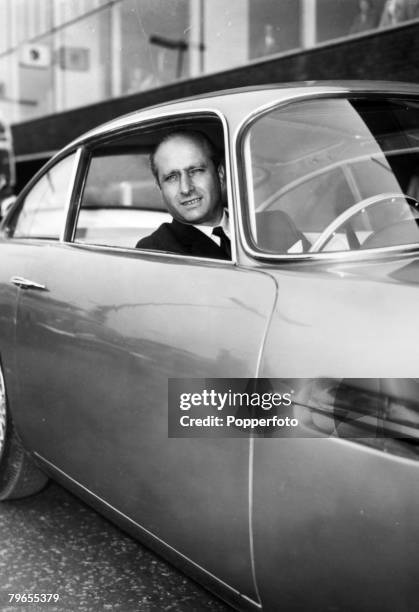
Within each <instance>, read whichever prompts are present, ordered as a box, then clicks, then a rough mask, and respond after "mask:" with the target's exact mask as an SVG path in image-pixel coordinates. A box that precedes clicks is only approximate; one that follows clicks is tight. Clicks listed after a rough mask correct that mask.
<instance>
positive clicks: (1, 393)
mask: <svg viewBox="0 0 419 612" xmlns="http://www.w3.org/2000/svg"><path fill="white" fill-rule="evenodd" d="M47 481H48V478H47V476H45V474H44V473H43V472H41V470H40V469H39V468H38V467H37V466H36V465H35V463H34V462H33V461H32V459H31V458H30V456H29V455H28V453H27V452H26V451H25V449H24V448H23V446H22V443H21V441H20V439H19V436H18V434H17V432H16V430H15V427H14V425H13V421H12V417H11V415H10V412H9V410H8V408H7V394H6V386H5V383H4V376H3V372H2V370H1V366H0V501H2V500H5V499H18V498H19V497H25V496H26V495H31V494H32V493H37V492H38V491H40V490H41V489H42V488H43V487H44V486H45V484H46V483H47Z"/></svg>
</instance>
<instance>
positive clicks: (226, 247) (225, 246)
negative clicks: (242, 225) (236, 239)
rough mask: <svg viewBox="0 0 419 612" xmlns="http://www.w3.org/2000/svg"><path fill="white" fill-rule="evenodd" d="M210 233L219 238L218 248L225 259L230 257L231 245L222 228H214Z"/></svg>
mask: <svg viewBox="0 0 419 612" xmlns="http://www.w3.org/2000/svg"><path fill="white" fill-rule="evenodd" d="M212 233H213V234H214V236H218V237H219V239H220V248H221V249H222V250H223V251H224V253H225V254H226V255H227V257H231V243H230V240H229V238H228V237H227V235H226V233H225V231H224V230H223V228H222V227H221V226H218V227H214V229H213V230H212Z"/></svg>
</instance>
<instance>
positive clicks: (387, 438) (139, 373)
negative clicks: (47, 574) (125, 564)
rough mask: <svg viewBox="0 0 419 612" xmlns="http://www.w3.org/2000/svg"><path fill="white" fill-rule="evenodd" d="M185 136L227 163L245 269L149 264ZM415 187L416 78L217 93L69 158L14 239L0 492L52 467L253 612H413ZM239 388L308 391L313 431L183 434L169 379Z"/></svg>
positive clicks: (30, 485) (74, 148) (137, 118)
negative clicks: (170, 148)
mask: <svg viewBox="0 0 419 612" xmlns="http://www.w3.org/2000/svg"><path fill="white" fill-rule="evenodd" d="M176 129H195V130H200V131H202V132H204V133H205V134H207V135H208V137H209V138H210V139H211V140H212V141H213V143H214V144H215V145H216V146H217V147H219V148H220V149H222V150H223V152H224V156H225V167H226V176H227V190H228V193H227V199H228V208H229V216H230V224H231V232H232V256H231V260H216V259H208V258H203V257H190V256H184V255H176V254H172V253H169V252H161V251H160V252H159V251H152V250H141V249H137V248H135V245H136V243H137V241H138V240H139V238H141V237H142V236H146V235H148V234H150V233H151V232H152V231H153V230H154V229H155V228H156V227H158V226H159V225H160V224H161V223H162V222H163V221H166V220H168V219H170V216H169V215H168V213H167V211H166V210H165V207H164V205H163V203H162V199H161V195H160V192H159V189H158V187H157V186H156V184H155V182H154V180H153V178H152V176H151V173H150V170H149V166H148V154H149V152H150V150H151V149H152V147H153V146H154V145H155V144H156V142H158V141H159V139H160V138H161V137H162V136H164V135H165V134H167V133H168V132H169V131H173V130H176ZM418 197H419V87H417V86H413V85H406V84H389V83H387V84H386V83H376V84H366V83H362V82H358V83H342V84H340V85H339V84H338V85H330V84H315V83H310V84H301V85H298V84H296V85H290V86H266V87H257V88H249V89H243V90H234V91H227V92H220V93H216V94H214V95H208V96H206V97H195V98H193V99H189V100H182V101H179V102H176V103H170V104H167V105H163V106H158V107H153V108H149V109H145V110H142V111H139V112H136V113H133V114H130V115H128V116H125V117H122V118H119V119H116V120H114V121H112V122H110V123H108V124H106V125H105V126H102V127H98V128H97V129H94V130H93V131H91V132H89V133H88V134H87V135H86V136H84V137H82V138H79V139H78V140H76V141H75V142H73V143H72V144H70V145H69V146H67V147H66V148H65V149H64V150H62V151H61V152H60V153H58V154H57V155H56V156H55V157H54V158H53V159H52V160H51V161H50V162H49V163H48V164H47V165H46V166H45V167H44V168H43V169H42V170H41V171H40V172H39V173H38V174H37V176H36V177H35V178H34V179H33V180H32V181H31V182H30V184H28V186H27V187H26V188H25V190H24V191H23V192H22V193H21V194H20V196H19V197H18V198H17V201H16V202H15V204H14V205H13V206H12V208H11V209H10V210H9V211H8V212H7V213H6V215H5V218H4V219H3V221H2V225H1V238H0V261H1V264H0V359H1V369H0V448H1V463H0V472H1V473H0V493H1V497H2V499H8V498H13V497H18V496H22V495H25V494H29V493H31V492H35V491H37V490H39V489H40V487H42V486H43V484H44V483H45V481H46V478H47V476H50V477H52V478H54V479H56V480H58V481H59V482H61V483H62V484H63V485H64V486H66V487H68V488H69V489H71V490H72V491H74V492H75V493H77V494H78V495H80V497H82V498H83V499H84V500H86V501H87V502H88V503H90V504H91V505H93V506H94V507H96V508H97V509H99V510H100V511H101V512H103V513H104V514H105V515H107V516H108V517H110V518H111V519H112V520H114V521H116V522H117V523H118V524H119V525H121V526H122V527H123V528H124V529H126V530H127V531H129V532H130V533H131V534H133V535H134V536H135V537H138V538H139V539H140V540H142V541H143V542H145V543H146V544H147V545H148V546H150V547H152V548H153V549H155V550H156V551H158V552H159V553H160V554H161V555H163V556H165V557H166V558H167V559H169V560H171V561H172V562H173V563H175V564H177V565H178V566H179V567H181V568H182V569H183V570H184V571H185V572H187V573H189V574H190V575H192V576H193V577H195V578H196V579H197V580H199V581H200V582H201V583H202V584H204V585H205V586H206V587H208V588H209V589H212V590H213V591H214V592H216V593H218V594H219V595H220V596H221V597H223V598H224V599H225V600H226V601H228V602H230V603H231V605H233V606H235V607H237V608H239V609H248V610H258V609H263V610H287V611H289V610H321V611H322V612H323V611H324V610H351V611H353V610H357V611H360V610H368V611H369V612H371V611H372V610H377V611H379V612H383V611H385V610H388V611H392V612H394V611H395V610H414V609H416V607H417V601H418V596H419V580H418V576H419V570H418V567H419V546H418V542H419V521H418V507H419V454H418V450H419V448H418V439H419V430H418V425H419V413H418V397H419V378H417V376H418V372H419V331H418V330H417V329H416V327H415V321H416V319H417V317H418V304H419V299H418V298H419V289H418V283H419V230H418V223H419V221H418V220H419V205H418ZM415 330H416V331H415ZM229 377H234V378H236V379H242V378H243V379H246V378H249V379H256V378H257V379H264V380H266V379H268V380H272V381H273V383H272V384H273V386H274V387H275V385H277V384H278V385H281V384H283V383H281V381H288V384H292V386H293V391H294V404H293V406H294V408H293V409H294V412H295V415H297V416H298V418H299V419H300V421H301V423H302V425H303V429H302V432H300V434H299V435H291V434H290V435H289V436H288V435H286V434H284V435H282V437H281V438H278V437H276V436H275V435H274V433H273V435H263V434H261V433H260V432H259V431H255V432H253V433H252V435H247V434H246V432H243V435H239V436H236V437H234V438H231V437H223V436H204V437H196V436H190V437H183V438H182V437H178V438H177V437H169V436H168V380H169V379H212V380H217V379H218V378H223V379H226V378H229ZM415 377H416V378H415ZM278 381H279V382H278ZM290 381H292V382H291V383H290ZM284 384H285V383H284Z"/></svg>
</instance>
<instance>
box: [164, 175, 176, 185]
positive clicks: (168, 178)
mask: <svg viewBox="0 0 419 612" xmlns="http://www.w3.org/2000/svg"><path fill="white" fill-rule="evenodd" d="M175 179H176V174H169V176H166V177H165V179H164V182H165V183H173V182H174V181H175Z"/></svg>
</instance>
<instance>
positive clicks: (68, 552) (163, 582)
mask: <svg viewBox="0 0 419 612" xmlns="http://www.w3.org/2000/svg"><path fill="white" fill-rule="evenodd" d="M0 534H1V535H0V538H1V540H0V541H1V545H0V610H1V612H9V611H10V612H12V611H13V612H14V611H17V610H19V612H35V611H36V612H40V611H42V612H76V611H77V612H96V611H102V610H103V611H106V610H110V611H113V610H120V611H121V612H131V611H132V612H134V611H137V610H138V611H140V612H154V611H155V612H163V611H166V610H176V612H177V611H182V612H183V611H185V612H190V611H194V612H195V611H196V612H200V611H201V610H202V611H205V610H209V611H212V612H232V610H231V608H229V607H228V606H226V605H225V604H223V603H222V602H221V601H220V600H218V599H216V598H215V597H213V596H211V595H210V594H209V593H208V592H207V591H205V590H203V589H201V588H200V587H199V586H198V585H197V584H196V583H194V582H193V581H191V580H189V579H188V578H186V577H185V576H184V575H183V574H181V573H180V572H178V571H176V570H175V569H174V568H172V566H170V565H169V564H167V563H165V562H164V561H162V560H161V559H160V558H159V557H157V556H155V555H154V554H153V553H151V552H150V551H149V550H148V549H146V548H144V547H142V546H141V545H139V544H138V543H137V542H136V541H134V540H133V539H131V538H129V537H128V536H126V535H125V534H124V533H122V532H121V531H120V530H119V529H118V528H116V527H114V526H113V525H112V524H111V523H109V522H108V521H106V520H105V519H103V518H102V517H101V516H100V515H98V514H97V513H96V512H94V511H93V510H91V509H90V508H89V507H88V506H85V505H84V504H83V503H82V502H80V501H79V500H78V499H77V498H75V497H73V496H72V495H71V494H70V493H68V492H67V491H65V490H64V489H62V488H61V487H59V486H58V485H55V484H49V485H48V487H47V488H46V489H45V490H44V491H42V492H41V493H39V494H38V495H36V496H34V497H31V498H27V499H23V500H19V501H14V502H5V503H2V504H0ZM23 592H26V593H58V594H59V596H60V599H59V602H58V603H57V604H54V603H49V604H42V605H41V604H37V605H35V604H28V603H26V604H22V603H21V604H9V597H8V593H23Z"/></svg>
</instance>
